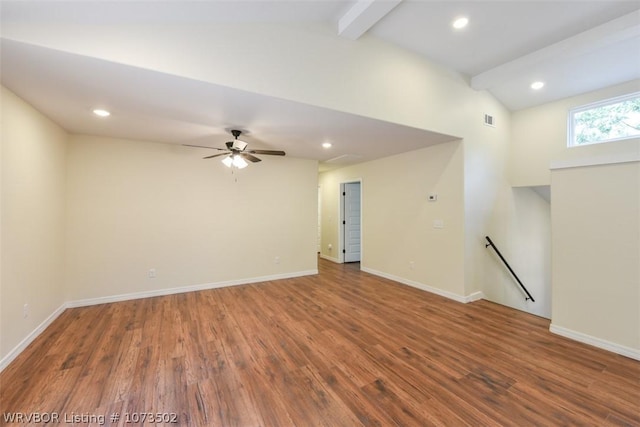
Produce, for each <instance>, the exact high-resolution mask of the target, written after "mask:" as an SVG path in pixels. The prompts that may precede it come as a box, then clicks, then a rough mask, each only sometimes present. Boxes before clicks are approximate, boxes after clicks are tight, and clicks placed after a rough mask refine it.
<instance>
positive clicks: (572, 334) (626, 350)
mask: <svg viewBox="0 0 640 427" xmlns="http://www.w3.org/2000/svg"><path fill="white" fill-rule="evenodd" d="M549 331H551V332H552V333H554V334H556V335H561V336H563V337H565V338H569V339H572V340H574V341H579V342H581V343H584V344H589V345H592V346H594V347H598V348H601V349H603V350H607V351H611V352H613V353H616V354H619V355H621V356H625V357H629V358H631V359H635V360H640V349H637V348H631V347H627V346H624V345H620V344H616V343H613V342H611V341H607V340H603V339H601V338H597V337H594V336H591V335H587V334H584V333H582V332H577V331H574V330H571V329H567V328H563V327H562V326H558V325H554V324H553V323H552V324H551V326H549Z"/></svg>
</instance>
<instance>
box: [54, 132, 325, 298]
mask: <svg viewBox="0 0 640 427" xmlns="http://www.w3.org/2000/svg"><path fill="white" fill-rule="evenodd" d="M204 151H205V150H201V149H195V148H189V147H182V146H177V145H170V144H158V143H150V142H139V141H129V140H118V139H109V138H99V137H90V136H74V137H72V138H71V142H70V150H69V166H68V213H67V242H66V243H67V245H66V252H67V264H66V283H67V291H68V295H69V296H70V298H73V299H91V298H99V297H105V296H113V295H120V294H130V293H139V292H149V291H154V290H160V289H168V288H174V287H182V286H190V285H191V286H193V285H201V284H211V283H213V284H215V283H223V282H228V281H247V280H250V279H254V278H261V277H274V276H285V275H296V274H309V273H313V272H315V271H317V258H316V243H317V220H316V218H317V200H318V197H317V196H318V190H317V188H318V179H317V162H316V161H312V160H302V159H295V158H289V157H286V158H278V157H267V156H265V157H264V158H263V161H262V162H260V163H258V164H254V165H250V166H249V167H247V168H246V169H243V170H241V171H237V170H236V171H234V173H233V174H232V173H231V171H232V170H231V169H228V168H227V167H225V166H224V165H222V163H221V162H220V161H219V159H211V160H202V157H203V155H205V154H208V153H205V152H204ZM276 257H277V258H278V261H277V263H276ZM152 268H153V269H156V275H157V277H156V278H153V279H152V278H149V277H148V270H149V269H152Z"/></svg>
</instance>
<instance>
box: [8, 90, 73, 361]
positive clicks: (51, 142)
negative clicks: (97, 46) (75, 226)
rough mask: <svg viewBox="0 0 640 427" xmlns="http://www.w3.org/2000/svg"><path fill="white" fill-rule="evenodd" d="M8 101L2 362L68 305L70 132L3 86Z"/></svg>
mask: <svg viewBox="0 0 640 427" xmlns="http://www.w3.org/2000/svg"><path fill="white" fill-rule="evenodd" d="M1 98H2V116H1V117H2V228H1V229H2V239H1V240H2V241H1V246H2V263H1V264H2V277H1V283H0V360H2V359H3V358H5V356H7V355H8V354H9V353H10V352H11V350H13V349H14V348H16V347H18V346H19V345H20V344H21V342H23V340H24V339H25V338H26V337H27V336H28V335H29V334H30V333H31V332H32V331H34V330H35V329H37V328H38V327H39V326H40V325H41V324H42V323H43V322H45V321H46V320H47V318H49V316H50V315H51V314H52V313H54V312H55V311H56V310H57V309H58V308H60V306H61V305H62V304H63V302H64V301H65V300H64V291H63V288H64V283H63V280H64V278H63V265H64V221H65V167H66V141H67V134H66V133H65V131H64V130H62V129H61V128H60V127H59V126H57V125H56V124H54V123H53V122H51V121H50V120H48V119H47V118H46V117H44V116H42V114H40V113H39V112H37V111H36V110H34V109H33V108H32V107H31V106H29V105H28V104H26V103H25V102H24V101H22V100H21V99H20V98H18V97H17V96H15V95H14V94H13V93H12V92H10V91H8V90H6V89H5V88H4V87H2V88H1ZM24 304H28V305H29V313H28V317H27V318H24V316H23V306H24Z"/></svg>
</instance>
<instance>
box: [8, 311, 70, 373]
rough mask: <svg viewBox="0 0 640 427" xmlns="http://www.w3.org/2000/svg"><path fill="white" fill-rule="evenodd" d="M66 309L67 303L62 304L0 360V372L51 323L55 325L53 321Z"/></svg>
mask: <svg viewBox="0 0 640 427" xmlns="http://www.w3.org/2000/svg"><path fill="white" fill-rule="evenodd" d="M66 309H67V303H64V304H62V305H61V306H60V307H58V308H57V309H56V310H55V311H54V312H53V313H51V314H50V315H49V317H47V318H46V319H44V321H43V322H42V323H40V324H39V325H38V326H37V327H36V328H35V329H34V330H33V331H31V333H30V334H29V335H27V336H26V337H25V338H24V339H23V340H22V341H20V343H19V344H18V345H17V346H15V347H14V348H13V350H11V351H10V352H9V353H7V355H6V356H4V357H3V358H2V359H1V360H0V372H2V371H3V370H4V368H6V367H7V366H9V364H10V363H11V362H13V360H14V359H15V358H16V357H18V355H19V354H20V353H22V352H23V351H24V349H25V348H27V347H28V346H29V344H31V343H32V342H33V340H35V339H36V338H38V335H40V334H41V333H42V332H43V331H44V330H45V329H47V327H48V326H49V325H50V324H51V323H53V321H54V320H56V319H57V318H58V316H60V315H61V314H62V313H63V312H64V311H65V310H66Z"/></svg>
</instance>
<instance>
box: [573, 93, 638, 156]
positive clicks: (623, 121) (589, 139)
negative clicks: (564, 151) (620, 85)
mask: <svg viewBox="0 0 640 427" xmlns="http://www.w3.org/2000/svg"><path fill="white" fill-rule="evenodd" d="M639 137H640V92H638V93H633V94H630V95H626V96H621V97H617V98H613V99H608V100H605V101H600V102H596V103H593V104H589V105H584V106H581V107H578V108H574V109H572V110H571V111H570V112H569V146H577V145H586V144H595V143H598V142H609V141H618V140H621V139H628V138H639Z"/></svg>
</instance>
